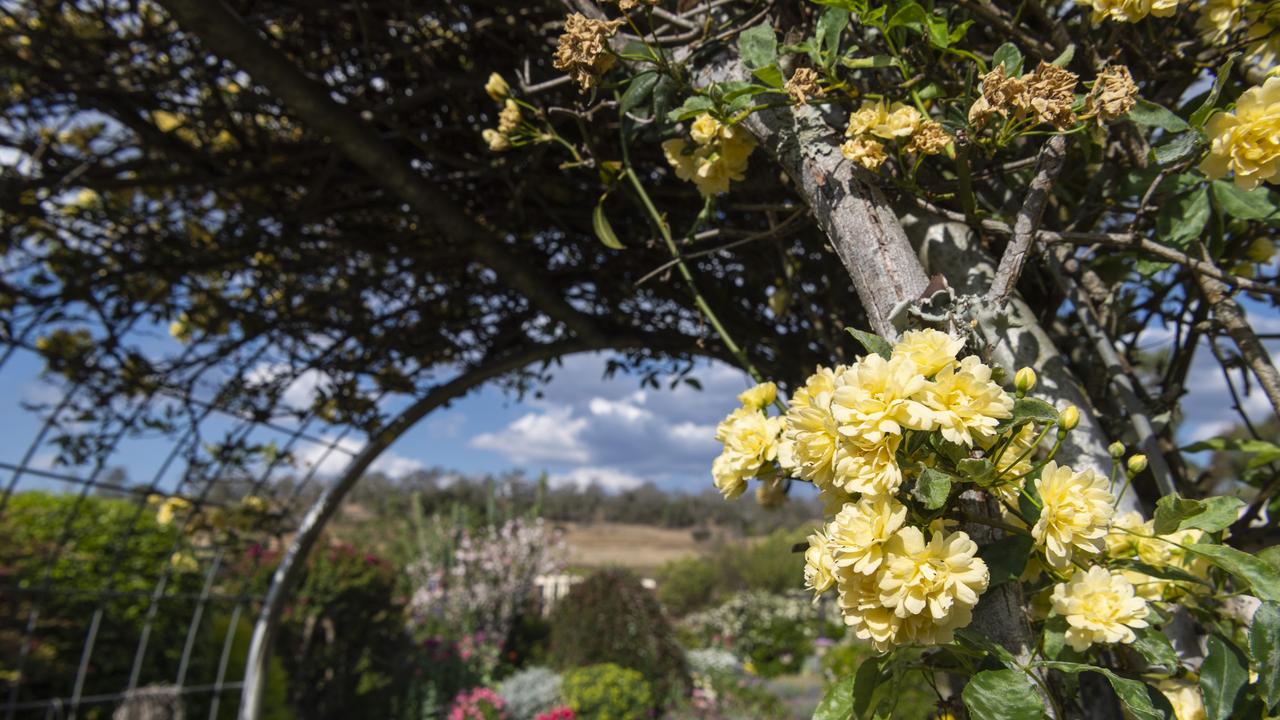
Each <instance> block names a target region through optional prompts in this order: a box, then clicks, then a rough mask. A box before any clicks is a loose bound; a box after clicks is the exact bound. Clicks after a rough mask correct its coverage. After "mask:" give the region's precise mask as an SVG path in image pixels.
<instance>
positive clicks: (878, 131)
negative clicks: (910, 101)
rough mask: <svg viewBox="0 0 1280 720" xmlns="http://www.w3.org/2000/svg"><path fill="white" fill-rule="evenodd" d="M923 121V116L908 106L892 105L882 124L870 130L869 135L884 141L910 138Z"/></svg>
mask: <svg viewBox="0 0 1280 720" xmlns="http://www.w3.org/2000/svg"><path fill="white" fill-rule="evenodd" d="M923 120H924V116H923V115H921V114H920V111H919V110H917V109H915V108H913V107H911V106H910V105H903V104H902V103H894V104H893V106H892V107H890V109H889V114H888V115H887V116H885V119H884V122H883V123H881V124H880V125H877V126H875V127H873V128H871V134H872V135H875V136H876V137H881V138H884V139H885V140H893V139H897V138H907V137H911V136H912V135H913V134H915V131H916V128H918V127H919V126H920V123H921V122H922V121H923Z"/></svg>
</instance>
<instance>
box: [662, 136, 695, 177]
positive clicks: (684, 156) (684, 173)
mask: <svg viewBox="0 0 1280 720" xmlns="http://www.w3.org/2000/svg"><path fill="white" fill-rule="evenodd" d="M688 147H689V143H687V142H685V141H684V140H683V139H682V138H672V139H670V140H666V141H664V142H663V143H662V154H663V155H664V156H666V158H667V163H668V164H669V165H671V167H672V168H674V169H675V171H676V177H678V178H680V179H681V180H692V179H693V172H694V169H695V168H696V167H697V160H698V158H697V156H696V155H695V154H694V153H690V152H685V151H686V149H687V148H688Z"/></svg>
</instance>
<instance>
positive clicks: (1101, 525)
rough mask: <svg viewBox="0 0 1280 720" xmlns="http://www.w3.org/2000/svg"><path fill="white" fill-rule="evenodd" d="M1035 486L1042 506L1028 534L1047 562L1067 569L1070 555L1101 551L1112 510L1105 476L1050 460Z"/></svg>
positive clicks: (1074, 556) (1110, 496)
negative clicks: (1042, 550)
mask: <svg viewBox="0 0 1280 720" xmlns="http://www.w3.org/2000/svg"><path fill="white" fill-rule="evenodd" d="M1035 487H1036V490H1037V492H1038V494H1039V495H1040V501H1041V502H1042V503H1043V507H1042V508H1041V510H1040V519H1039V520H1037V521H1036V524H1035V527H1033V528H1031V536H1032V537H1033V538H1035V541H1036V545H1037V546H1038V547H1040V548H1043V549H1044V554H1045V559H1046V560H1047V561H1048V563H1049V566H1050V567H1053V568H1056V569H1058V570H1066V569H1067V568H1068V567H1070V565H1071V561H1072V559H1073V558H1080V557H1088V556H1091V555H1099V554H1101V553H1102V551H1103V549H1104V548H1105V547H1106V537H1107V530H1108V528H1109V527H1110V525H1111V516H1112V514H1113V513H1114V512H1115V509H1114V507H1113V503H1114V502H1115V498H1114V497H1113V496H1112V495H1111V489H1110V483H1109V482H1108V480H1107V478H1105V477H1103V476H1102V475H1099V474H1098V473H1096V472H1094V471H1093V470H1087V469H1086V470H1081V471H1079V472H1076V471H1075V470H1072V469H1071V468H1069V467H1067V466H1065V465H1063V466H1059V465H1058V464H1057V463H1056V462H1053V461H1052V460H1050V461H1049V462H1048V463H1046V464H1045V466H1044V468H1043V469H1042V470H1041V471H1040V477H1039V478H1036V480H1035Z"/></svg>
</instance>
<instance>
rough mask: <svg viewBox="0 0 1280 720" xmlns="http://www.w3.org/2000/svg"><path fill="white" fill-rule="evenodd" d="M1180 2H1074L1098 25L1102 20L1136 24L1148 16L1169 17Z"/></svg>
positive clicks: (1121, 0)
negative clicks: (1087, 11)
mask: <svg viewBox="0 0 1280 720" xmlns="http://www.w3.org/2000/svg"><path fill="white" fill-rule="evenodd" d="M1179 1H1180V0H1076V4H1077V5H1083V6H1085V7H1087V8H1089V9H1090V10H1092V11H1093V12H1092V14H1091V16H1090V20H1091V21H1092V22H1095V23H1100V22H1102V21H1103V20H1114V21H1116V22H1138V21H1139V20H1141V19H1143V18H1145V17H1146V16H1148V15H1155V16H1156V17H1169V16H1170V15H1172V14H1173V13H1174V11H1175V10H1177V9H1178V2H1179Z"/></svg>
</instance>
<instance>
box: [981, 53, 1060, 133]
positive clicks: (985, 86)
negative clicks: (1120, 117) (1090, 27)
mask: <svg viewBox="0 0 1280 720" xmlns="http://www.w3.org/2000/svg"><path fill="white" fill-rule="evenodd" d="M1079 82H1080V80H1079V78H1078V77H1077V76H1076V74H1075V73H1073V72H1071V71H1070V70H1065V69H1063V68H1060V67H1058V66H1056V65H1050V64H1049V63H1046V62H1043V61H1042V62H1041V63H1040V65H1039V67H1037V68H1036V69H1035V70H1034V71H1033V72H1029V73H1027V74H1025V75H1023V76H1022V77H1008V76H1007V75H1006V74H1005V69H1004V66H1002V65H997V66H996V67H994V68H992V69H991V72H988V73H987V74H986V75H984V76H983V77H982V97H980V98H978V99H977V100H976V101H974V103H973V106H972V107H970V108H969V122H971V123H974V124H979V123H981V122H983V121H984V120H986V119H987V118H988V117H991V116H992V115H1000V116H1001V117H1008V116H1009V113H1010V111H1013V113H1014V114H1015V115H1016V116H1017V117H1018V118H1025V117H1028V116H1034V117H1035V118H1036V120H1037V121H1039V122H1042V123H1048V124H1050V125H1053V126H1055V127H1057V128H1066V127H1069V126H1070V125H1071V124H1072V123H1073V122H1075V119H1076V118H1075V114H1074V113H1072V112H1071V104H1072V103H1073V102H1075V89H1076V85H1077V84H1079Z"/></svg>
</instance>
